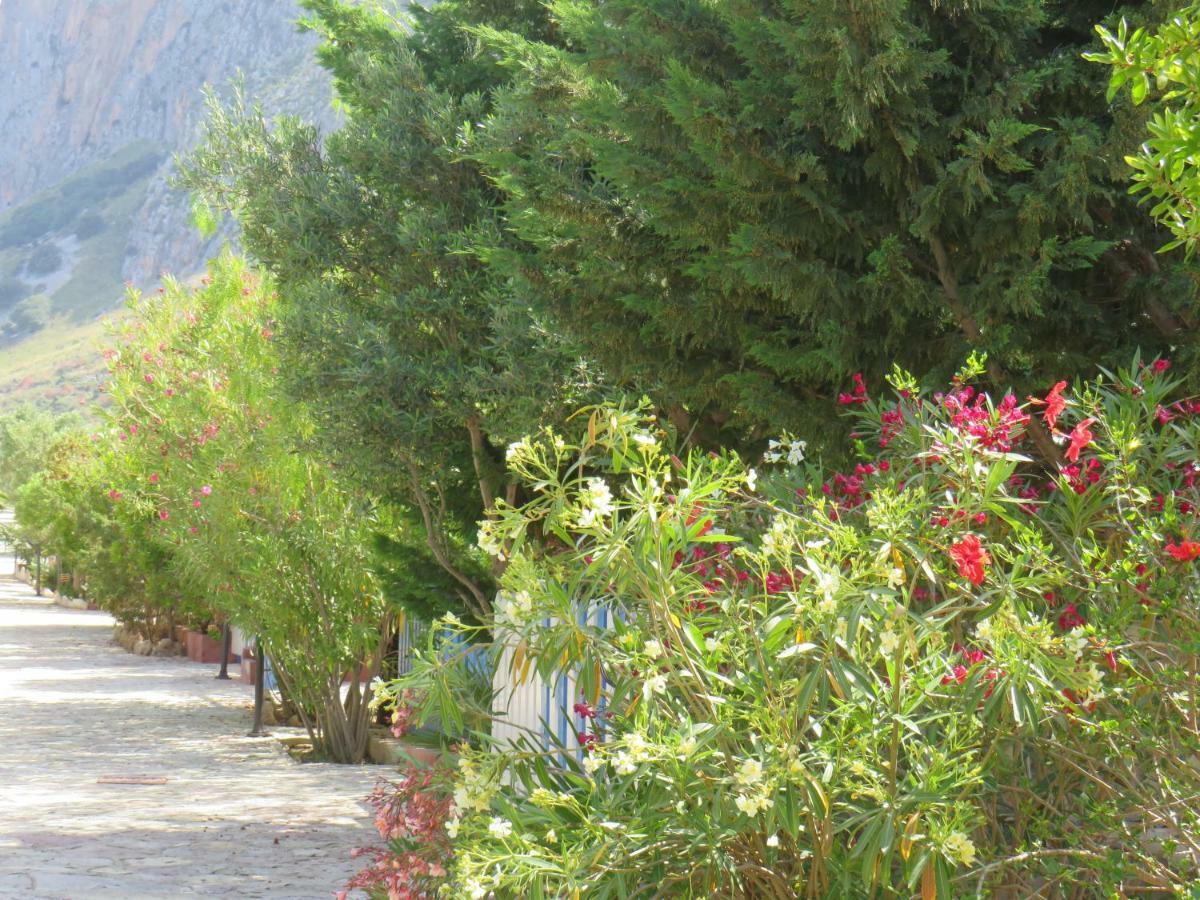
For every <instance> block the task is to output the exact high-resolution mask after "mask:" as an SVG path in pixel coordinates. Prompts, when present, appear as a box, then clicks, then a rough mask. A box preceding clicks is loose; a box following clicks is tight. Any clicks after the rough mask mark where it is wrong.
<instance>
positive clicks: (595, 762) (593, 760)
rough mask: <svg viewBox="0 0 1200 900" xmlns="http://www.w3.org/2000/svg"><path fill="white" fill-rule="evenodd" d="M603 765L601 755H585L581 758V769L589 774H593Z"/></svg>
mask: <svg viewBox="0 0 1200 900" xmlns="http://www.w3.org/2000/svg"><path fill="white" fill-rule="evenodd" d="M604 766H605V761H604V758H603V757H601V756H595V755H592V756H585V757H584V758H583V771H585V772H587V773H588V774H589V775H595V774H596V773H597V772H599V771H600V770H601V769H603V768H604Z"/></svg>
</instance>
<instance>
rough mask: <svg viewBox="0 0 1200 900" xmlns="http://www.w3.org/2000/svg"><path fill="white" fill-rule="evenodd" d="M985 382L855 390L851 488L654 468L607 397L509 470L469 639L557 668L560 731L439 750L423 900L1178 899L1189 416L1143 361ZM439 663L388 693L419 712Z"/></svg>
mask: <svg viewBox="0 0 1200 900" xmlns="http://www.w3.org/2000/svg"><path fill="white" fill-rule="evenodd" d="M982 371H983V365H982V363H981V361H979V360H974V359H973V360H972V361H971V363H970V364H969V365H968V366H967V367H965V368H964V370H963V371H962V372H961V373H960V375H959V377H957V378H956V379H955V382H954V383H953V385H952V386H951V387H950V388H949V389H947V390H945V391H942V392H939V393H934V394H929V393H925V392H922V391H920V390H919V389H918V387H917V384H916V383H915V382H914V381H913V379H912V378H910V377H909V376H908V375H906V374H904V373H902V372H898V371H897V372H896V373H895V374H894V375H893V377H892V378H891V379H890V380H891V391H890V392H889V394H888V396H887V398H885V397H884V396H882V395H880V396H875V395H873V394H872V393H871V392H870V391H869V389H868V388H869V386H868V385H867V384H866V383H864V382H863V380H862V379H857V380H856V383H855V385H854V386H853V387H852V388H851V389H850V390H849V391H847V392H846V393H845V394H843V395H842V396H841V398H840V402H841V404H842V408H843V410H844V411H846V412H848V413H849V414H850V415H852V416H853V417H854V419H855V431H854V440H855V445H854V447H855V451H856V453H857V455H858V463H857V464H856V465H855V466H854V467H853V469H851V470H849V471H840V472H826V471H823V469H822V467H821V466H820V465H818V464H814V463H813V462H811V461H810V460H807V459H805V458H804V455H805V450H806V446H805V443H804V442H803V441H802V440H799V439H797V438H794V437H791V436H787V435H785V436H782V437H780V438H779V439H778V440H776V441H773V442H772V443H771V445H770V448H769V449H768V451H767V454H766V458H765V459H764V461H763V462H762V463H759V468H760V469H761V470H762V471H761V472H756V469H755V468H751V467H749V466H748V465H747V463H746V462H745V461H743V460H742V459H739V458H738V457H737V456H736V455H733V454H730V453H717V454H710V453H701V452H692V453H689V454H687V455H683V456H676V455H673V454H672V453H671V449H670V448H671V446H672V445H673V443H674V438H673V436H672V435H671V434H670V433H669V432H668V431H667V430H665V429H664V428H663V427H662V423H660V422H659V421H658V420H656V419H655V418H654V417H653V416H651V415H649V414H648V413H647V412H646V411H645V410H644V409H630V408H602V409H595V410H592V411H591V412H590V413H588V414H587V415H586V416H585V417H583V420H582V421H583V424H584V426H585V427H582V428H581V435H580V436H579V437H577V438H576V439H574V440H568V439H567V438H566V437H564V436H561V435H557V434H553V433H551V432H546V433H543V434H541V435H538V436H536V437H533V438H530V439H528V440H527V441H524V442H522V443H520V444H517V445H514V446H513V447H512V448H510V451H509V464H510V467H511V469H512V470H513V471H514V472H515V473H517V474H518V475H519V476H520V477H521V478H522V480H523V481H524V482H525V483H526V485H527V486H528V488H529V489H530V490H531V492H532V493H533V496H534V499H533V500H531V501H530V502H529V503H527V504H526V505H524V506H522V507H520V508H511V507H510V508H504V509H503V510H502V512H501V514H500V515H499V516H498V517H497V518H496V519H495V520H493V521H491V522H489V523H485V529H484V538H483V543H484V545H485V546H486V548H487V549H489V550H490V551H491V552H492V553H494V554H496V555H498V556H500V557H502V558H503V559H504V561H506V562H507V570H506V574H505V576H504V586H505V592H504V595H503V599H502V600H501V601H500V602H499V603H498V604H497V608H498V615H497V620H496V622H495V623H494V624H495V631H494V640H493V643H492V647H493V651H494V653H496V654H497V658H498V654H499V651H500V650H501V648H503V647H505V646H507V647H508V648H510V649H511V650H512V651H513V652H512V653H511V654H510V655H509V657H506V658H511V659H512V661H513V664H512V670H513V671H512V673H511V678H512V679H513V680H516V681H519V680H521V679H522V678H525V677H529V676H530V675H531V671H532V670H533V669H536V671H537V672H538V673H540V674H541V675H542V676H543V677H553V676H554V675H555V673H557V672H562V671H564V670H565V671H568V672H570V673H571V674H572V676H573V678H574V684H575V685H576V691H575V696H574V697H573V698H572V701H573V705H574V709H573V714H574V716H575V721H577V723H578V736H577V740H573V741H571V743H570V746H565V747H551V748H549V749H546V748H545V747H544V746H543V745H542V742H541V735H540V734H536V735H535V734H531V735H529V737H528V738H527V739H522V740H519V741H517V742H516V743H515V744H513V743H509V744H506V745H502V744H500V743H498V742H495V741H491V740H490V739H489V738H488V737H487V736H486V735H484V734H479V735H477V737H476V739H475V740H474V742H473V744H474V746H473V749H472V748H464V751H463V755H462V757H461V763H460V765H461V769H460V771H459V779H458V785H457V791H456V793H455V796H454V806H453V808H452V817H451V819H450V820H449V822H448V824H447V831H448V833H449V834H450V835H451V836H453V837H454V861H453V864H452V866H451V868H450V874H449V879H450V884H451V885H452V889H451V894H452V895H453V896H467V897H475V898H479V897H488V896H495V897H532V898H536V897H588V898H606V897H693V896H695V897H699V896H710V897H718V896H719V897H745V898H750V897H753V898H767V897H779V898H784V897H797V896H817V897H858V896H863V897H865V896H911V895H913V894H917V893H919V894H920V895H921V896H922V897H927V898H928V897H961V896H975V895H988V896H1002V897H1024V896H1032V895H1038V896H1126V895H1129V894H1133V893H1146V892H1150V893H1158V894H1160V895H1162V894H1171V893H1178V892H1186V891H1187V890H1189V889H1192V890H1194V889H1195V888H1196V887H1197V886H1198V885H1200V881H1198V880H1197V864H1198V861H1200V823H1198V822H1197V815H1196V804H1195V800H1194V798H1195V796H1196V792H1197V790H1198V789H1200V767H1198V765H1197V759H1198V757H1197V749H1200V743H1198V740H1197V736H1198V735H1197V716H1198V714H1200V707H1198V705H1197V696H1196V695H1197V689H1198V687H1200V684H1198V682H1197V678H1196V673H1197V653H1198V651H1200V641H1198V637H1200V631H1198V629H1197V616H1196V604H1195V595H1196V589H1197V583H1198V581H1197V573H1196V562H1195V560H1196V559H1197V557H1200V533H1198V527H1197V521H1196V509H1197V504H1198V503H1200V497H1197V489H1196V479H1197V476H1198V475H1200V464H1198V462H1197V444H1198V441H1200V427H1198V424H1197V420H1196V414H1197V412H1198V411H1200V403H1196V402H1194V401H1191V400H1188V399H1180V398H1178V397H1177V396H1176V392H1177V390H1178V387H1179V386H1178V383H1177V382H1176V381H1174V380H1173V379H1172V377H1171V371H1170V368H1169V363H1168V362H1167V361H1166V360H1156V361H1154V362H1153V363H1151V364H1150V365H1142V364H1140V363H1138V362H1135V363H1134V365H1133V366H1132V367H1130V368H1129V369H1127V370H1121V371H1117V372H1113V373H1109V374H1106V375H1105V376H1104V377H1103V378H1102V379H1097V380H1095V381H1090V382H1080V383H1077V384H1075V385H1074V386H1073V387H1068V385H1067V384H1066V383H1065V382H1060V383H1058V384H1055V385H1054V386H1053V387H1052V388H1051V389H1050V390H1048V391H1047V392H1046V393H1044V394H1042V395H1041V396H1040V397H1038V398H1029V399H1028V400H1026V401H1022V400H1021V398H1018V397H1016V396H1013V395H1012V394H1008V395H1005V396H1002V397H993V396H989V395H988V394H986V393H980V392H978V391H976V390H975V389H974V388H973V387H972V386H971V384H970V382H971V380H972V379H973V378H975V377H977V376H978V375H979V374H980V373H981V372H982ZM1035 418H1036V419H1037V420H1039V421H1040V422H1041V423H1042V424H1043V425H1044V426H1045V427H1046V428H1047V430H1048V431H1050V432H1051V433H1052V434H1054V435H1055V437H1056V443H1055V445H1054V446H1055V448H1056V450H1057V452H1058V453H1059V454H1061V456H1060V458H1058V459H1056V460H1044V459H1040V458H1036V457H1034V456H1033V455H1031V454H1030V453H1029V448H1030V444H1031V440H1030V438H1029V437H1028V435H1029V427H1030V423H1031V422H1032V421H1033V420H1034V419H1035ZM600 609H603V610H606V611H607V612H608V626H607V627H599V626H597V625H593V624H589V623H592V622H595V621H597V617H596V616H594V615H591V613H593V612H595V611H597V610H600ZM585 614H586V615H585ZM448 627H450V628H451V629H452V630H454V631H456V632H459V634H458V635H457V638H458V639H459V640H462V639H463V638H464V637H465V638H476V639H478V638H484V637H486V636H487V634H486V633H484V632H481V631H479V630H477V629H473V628H469V627H467V626H465V625H462V624H457V623H455V622H453V621H450V622H449V623H448ZM461 657H462V654H457V655H456V654H445V653H442V654H439V655H437V656H436V657H430V658H427V659H425V660H424V661H423V663H422V664H421V665H420V666H418V667H417V670H416V672H415V674H414V675H413V676H412V677H410V678H409V679H408V680H407V681H405V682H401V683H400V684H398V685H397V686H396V688H399V687H408V688H412V687H414V686H417V685H418V683H419V684H420V686H422V687H423V688H424V689H425V690H426V691H427V692H428V693H427V696H428V697H429V698H430V700H429V702H428V703H427V705H426V710H425V711H426V712H427V713H428V712H430V711H432V709H433V708H434V707H436V706H438V698H439V697H442V698H446V697H447V696H448V693H447V692H446V691H445V690H444V689H441V688H444V685H445V684H447V683H449V680H450V679H452V678H453V677H455V675H454V673H453V669H454V667H455V666H457V665H460V660H461ZM443 702H450V701H446V700H445V699H443ZM496 715H497V716H498V717H502V715H503V711H497V712H496Z"/></svg>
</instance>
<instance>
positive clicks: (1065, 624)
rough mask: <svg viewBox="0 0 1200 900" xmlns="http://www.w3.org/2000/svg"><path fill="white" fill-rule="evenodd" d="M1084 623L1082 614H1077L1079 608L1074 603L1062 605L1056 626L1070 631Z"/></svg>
mask: <svg viewBox="0 0 1200 900" xmlns="http://www.w3.org/2000/svg"><path fill="white" fill-rule="evenodd" d="M1084 624H1086V622H1085V620H1084V618H1083V616H1081V615H1080V614H1079V610H1078V609H1077V608H1076V607H1075V604H1074V603H1068V604H1067V605H1066V606H1065V607H1063V611H1062V614H1061V615H1060V616H1059V617H1058V627H1059V628H1061V629H1062V630H1063V631H1071V630H1072V629H1075V628H1078V627H1079V626H1080V625H1084Z"/></svg>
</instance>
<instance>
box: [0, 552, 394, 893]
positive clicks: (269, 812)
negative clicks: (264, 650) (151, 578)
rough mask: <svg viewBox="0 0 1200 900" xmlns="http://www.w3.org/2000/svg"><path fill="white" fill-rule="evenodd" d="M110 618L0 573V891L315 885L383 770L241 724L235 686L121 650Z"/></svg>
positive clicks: (209, 669) (348, 837) (352, 840)
mask: <svg viewBox="0 0 1200 900" xmlns="http://www.w3.org/2000/svg"><path fill="white" fill-rule="evenodd" d="M10 571H11V569H4V568H0V579H3V577H4V574H6V573H7V572H10ZM112 624H113V623H112V619H111V618H109V617H108V616H107V615H104V614H103V613H94V612H80V611H76V610H66V609H62V608H60V607H57V606H54V605H52V604H50V603H49V602H48V601H45V600H39V599H38V598H35V597H34V595H33V592H32V590H30V589H29V588H27V587H26V586H25V585H23V584H20V583H18V582H15V581H11V580H0V900H131V898H138V900H141V898H147V900H158V898H163V900H166V898H175V897H228V898H260V897H264V898H265V897H269V898H287V900H305V898H329V897H330V896H331V895H332V894H333V892H334V891H336V890H338V889H339V888H340V887H341V886H342V885H343V884H344V883H345V881H346V879H347V878H348V877H349V876H350V874H351V873H352V872H354V871H355V869H356V864H355V863H354V862H353V861H351V860H350V859H349V853H350V850H351V849H352V848H354V847H356V846H362V845H365V844H372V843H375V842H376V841H375V838H376V835H375V832H374V829H373V828H371V826H370V816H369V814H368V811H367V809H366V807H365V806H364V805H363V804H362V802H361V801H362V798H363V797H365V796H366V795H367V794H368V793H369V792H370V790H371V788H372V786H373V785H374V784H375V781H376V779H377V778H379V777H380V776H381V775H386V774H388V770H387V769H385V768H382V767H378V766H335V765H327V764H318V763H306V764H300V763H297V762H295V761H293V760H292V759H291V758H290V757H288V756H287V755H286V753H285V752H284V751H283V750H282V748H281V747H280V746H279V745H278V744H277V743H276V742H275V741H274V740H272V739H270V738H249V737H246V736H245V733H246V731H247V730H248V729H249V724H250V702H251V696H250V693H249V691H248V689H247V687H246V686H245V685H242V684H239V683H237V682H221V681H217V680H215V678H214V677H213V676H214V675H215V670H216V667H215V666H204V665H199V664H196V663H191V662H188V661H187V660H184V659H154V658H148V657H140V656H133V655H131V654H128V653H126V652H125V651H124V650H121V649H120V648H118V647H116V646H114V645H113V644H112V643H111V641H110V638H111V634H112ZM105 776H117V777H130V776H147V777H148V778H159V777H163V778H166V779H167V783H166V784H163V785H155V784H150V785H139V784H100V783H98V780H99V779H101V778H103V777H105Z"/></svg>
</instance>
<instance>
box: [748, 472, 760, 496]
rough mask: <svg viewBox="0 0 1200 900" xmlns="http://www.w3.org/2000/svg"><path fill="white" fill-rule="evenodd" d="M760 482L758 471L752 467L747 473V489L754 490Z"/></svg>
mask: <svg viewBox="0 0 1200 900" xmlns="http://www.w3.org/2000/svg"><path fill="white" fill-rule="evenodd" d="M757 484H758V473H757V472H755V471H754V470H753V469H751V470H750V471H749V472H747V473H746V490H748V491H753V490H754V488H755V485H757Z"/></svg>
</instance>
